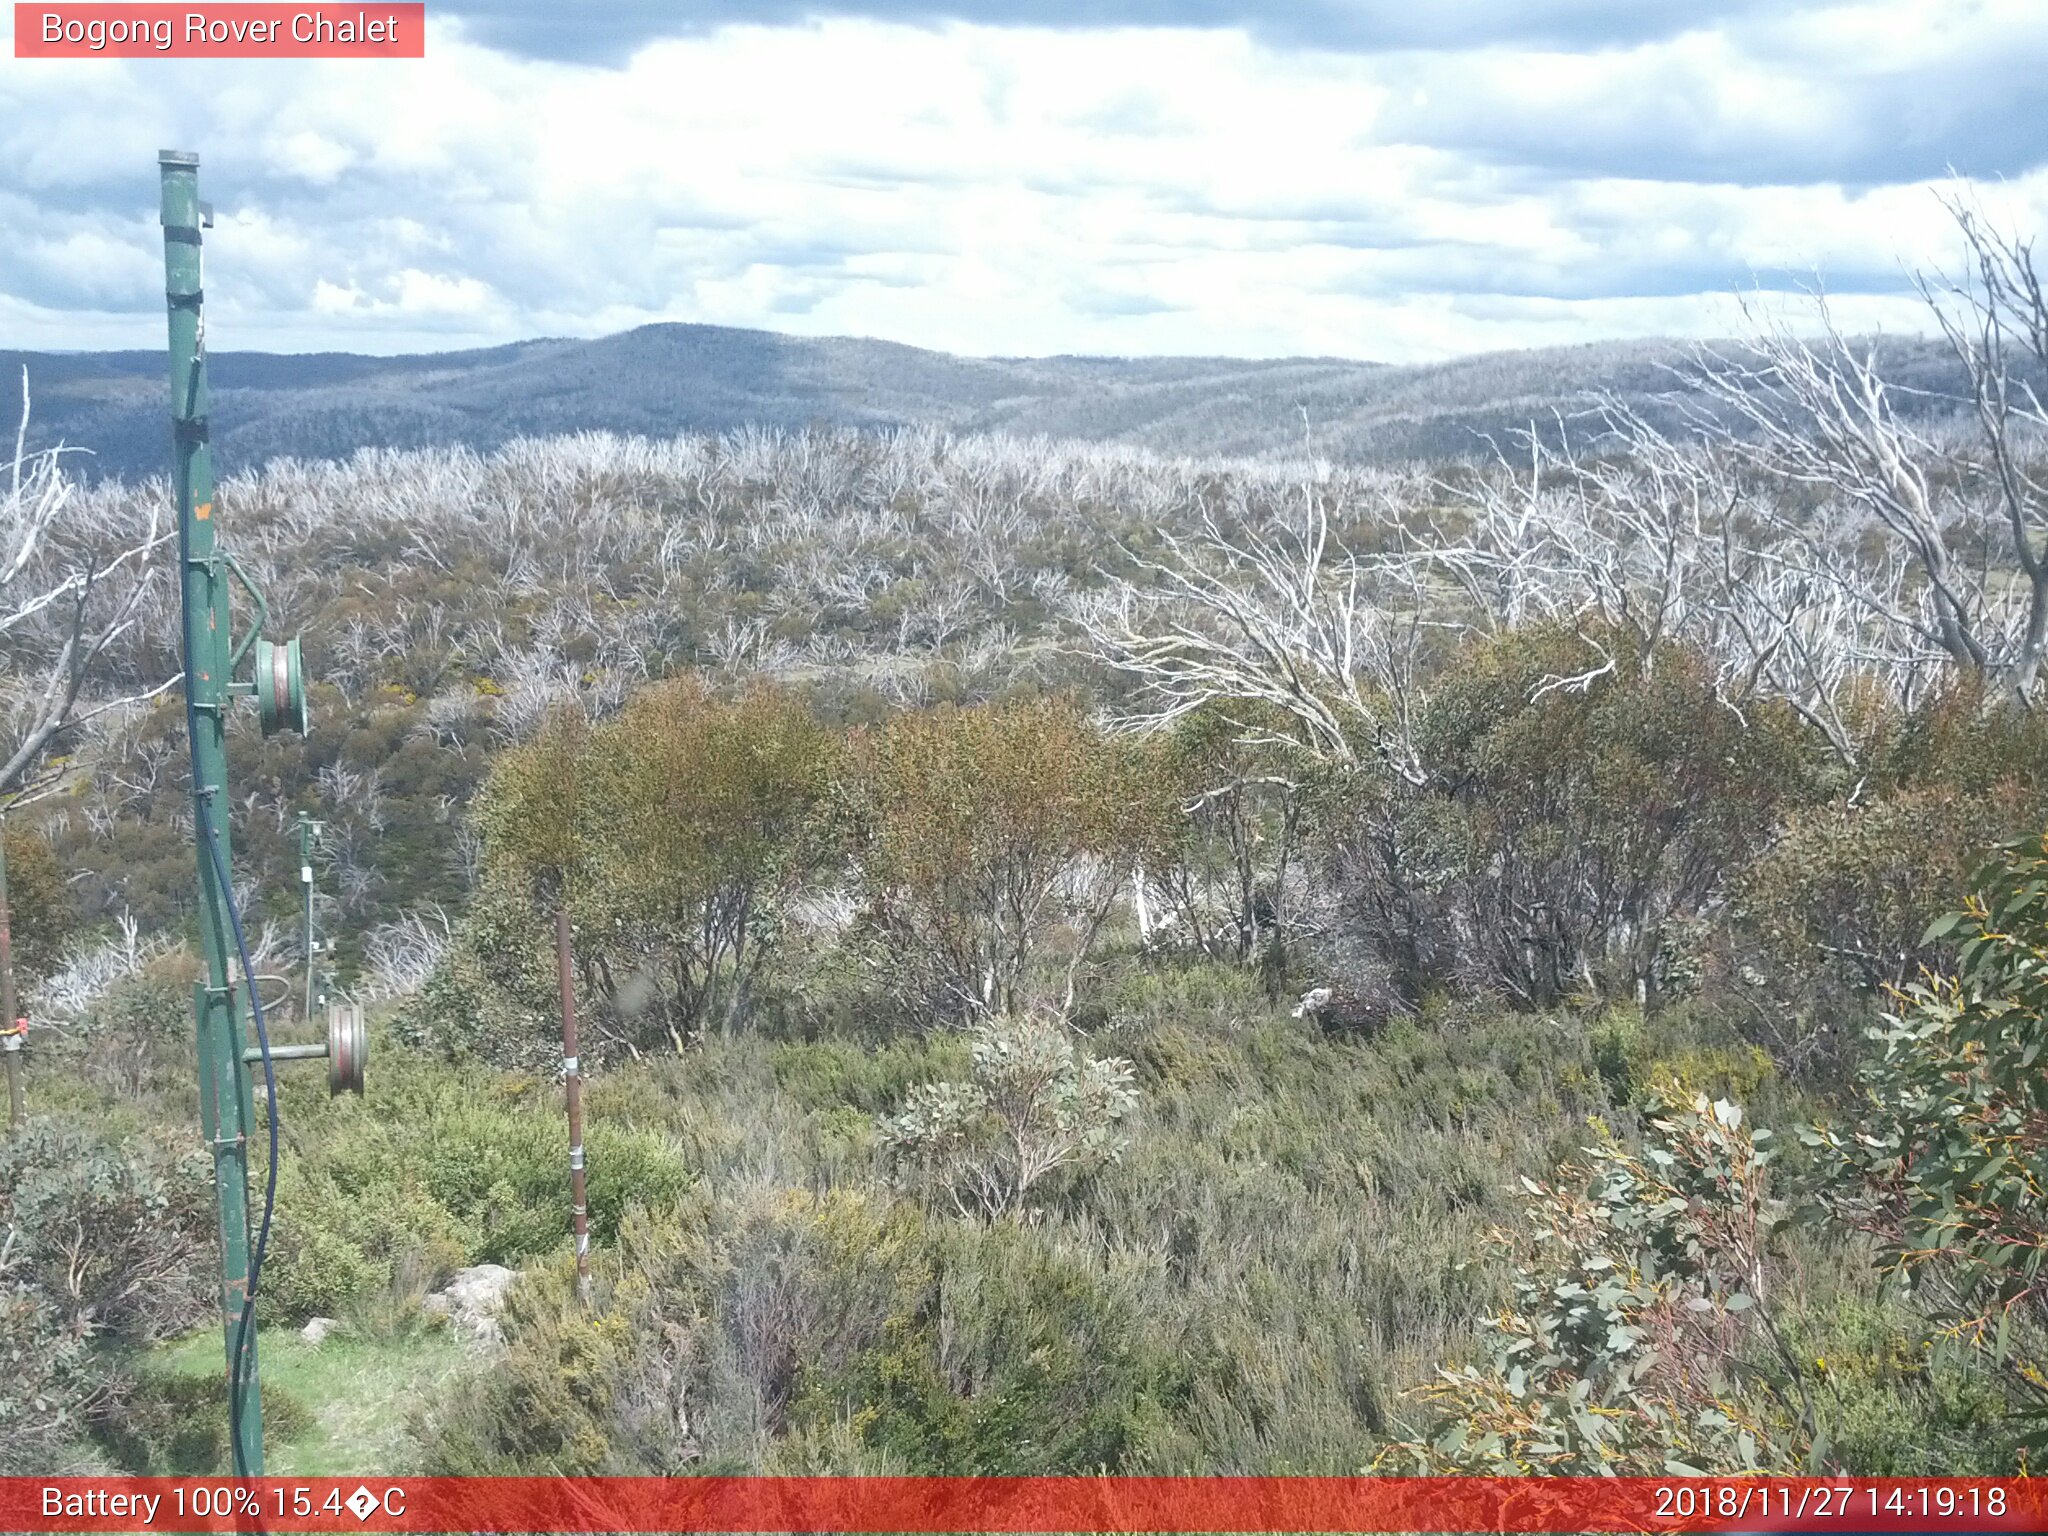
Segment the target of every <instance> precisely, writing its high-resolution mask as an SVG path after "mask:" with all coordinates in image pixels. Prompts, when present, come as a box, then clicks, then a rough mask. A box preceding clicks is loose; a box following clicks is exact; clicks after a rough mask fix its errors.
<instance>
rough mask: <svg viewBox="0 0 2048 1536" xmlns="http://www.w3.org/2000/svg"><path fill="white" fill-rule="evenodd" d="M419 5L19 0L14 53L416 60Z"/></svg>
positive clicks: (422, 22)
mask: <svg viewBox="0 0 2048 1536" xmlns="http://www.w3.org/2000/svg"><path fill="white" fill-rule="evenodd" d="M426 52H427V8H426V6H425V5H423V4H417V3H415V4H394V5H382V4H368V5H365V4H361V3H358V4H354V5H346V4H344V5H271V4H230V5H223V4H199V5H104V4H101V5H64V4H56V5H20V4H17V5H16V6H15V7H14V56H15V57H16V58H17V59H179V58H187V59H349V58H358V59H420V58H425V57H426Z"/></svg>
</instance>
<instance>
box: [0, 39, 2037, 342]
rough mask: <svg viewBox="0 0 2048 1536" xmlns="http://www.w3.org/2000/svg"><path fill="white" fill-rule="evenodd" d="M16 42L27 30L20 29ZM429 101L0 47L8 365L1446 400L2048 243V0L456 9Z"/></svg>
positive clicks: (1865, 325) (270, 76)
mask: <svg viewBox="0 0 2048 1536" xmlns="http://www.w3.org/2000/svg"><path fill="white" fill-rule="evenodd" d="M7 9H8V10H9V11H11V7H10V8H7ZM428 18H429V27H428V41H427V50H426V51H427V56H426V58H425V59H423V60H388V61H361V60H304V61H283V60H277V61H272V60H264V61H232V60H219V61H212V60H195V59H187V60H177V59H172V60H161V59H145V60H89V61H86V60H76V61H74V60H34V59H30V60H18V59H14V58H12V57H11V54H12V46H13V45H12V36H11V27H12V22H11V17H9V16H7V15H4V14H0V30H4V31H5V32H6V33H7V34H8V35H7V36H6V38H5V46H4V48H0V232H4V235H5V243H4V245H0V347H17V348H27V349H100V348H129V347H133V348H150V349H154V348H157V347H161V346H162V344H163V312H162V298H161V290H162V279H161V271H162V268H161V259H162V258H161V244H160V236H159V232H158V229H157V222H156V182H157V174H156V151H157V150H158V149H160V148H170V147H175V148H181V149H190V150H195V151H197V152H199V154H200V155H201V158H202V170H201V195H202V196H204V197H206V198H208V199H209V200H210V201H212V202H213V203H214V204H215V206H216V209H217V215H216V223H215V227H214V228H213V229H212V230H211V231H210V232H209V234H208V237H207V242H208V243H207V253H206V260H207V301H208V327H209V336H210V340H211V344H212V345H213V346H214V347H215V348H216V349H254V350H264V351H309V350H335V351H357V352H379V353H388V352H404V351H424V350H442V349H448V348H458V347H472V346H485V345H493V344H496V343H500V342H505V341H512V340H517V339H521V338H525V337H531V336H540V335H552V336H565V335H573V336H595V335H602V334H607V333H610V332H614V331H620V330H624V329H627V328H630V327H632V326H635V325H642V324H647V323H650V322H655V321H665V320H683V321H700V322H708V323H715V324H721V325H734V326H749V327H760V328H764V329H769V330H775V331H781V332H786V333H791V334H798V335H857V336H874V337H882V338H886V339H889V340H893V341H901V342H907V343H910V344H913V345H917V346H924V347H933V348H939V349H942V350H946V351H952V352H961V353H972V354H982V355H1043V354H1049V353H1093V354H1113V355H1143V354H1163V353H1201V354H1227V355H1233V356H1249V357H1256V356H1281V355H1294V354H1313V355H1324V356H1344V357H1355V358H1369V359H1379V360H1384V361H1390V362H1413V361H1426V360H1430V359H1436V358H1443V357H1450V356H1456V355H1460V354H1466V353H1473V352H1483V351H1491V350H1496V349H1502V348H1510V347H1526V346H1547V345H1555V344H1567V343H1578V342H1589V341H1595V340H1601V339H1607V338H1617V337H1633V336H1648V335H1678V336H1697V335H1727V334H1730V333H1732V332H1734V331H1736V330H1738V329H1739V328H1740V324H1741V315H1740V312H1739V309H1738V303H1739V300H1740V299H1741V297H1742V296H1744V295H1750V296H1752V297H1754V296H1755V295H1756V294H1757V292H1758V290H1761V293H1762V296H1763V297H1762V302H1764V303H1765V304H1766V305H1797V304H1799V303H1803V302H1805V300H1804V298H1803V295H1804V293H1805V292H1806V291H1807V290H1810V289H1812V288H1813V287H1815V286H1816V285H1818V286H1821V287H1824V288H1825V290H1826V291H1827V292H1828V294H1829V295H1830V302H1831V303H1833V304H1834V306H1835V307H1836V309H1837V311H1838V312H1839V315H1840V317H1841V318H1842V320H1843V321H1844V322H1845V323H1846V324H1848V325H1850V326H1851V327H1853V328H1856V329H1884V330H1888V331H1905V330H1925V329H1927V321H1926V314H1925V310H1924V308H1923V307H1922V306H1921V305H1920V303H1919V301H1918V300H1917V299H1916V298H1915V297H1914V295H1913V291H1912V288H1911V273H1912V272H1913V271H1914V270H1916V269H1923V268H1929V267H1935V268H1949V269H1953V268H1955V267H1956V266H1957V263H1958V259H1959V258H1958V240H1957V237H1956V233H1955V228H1954V225H1953V223H1952V222H1951V221H1950V219H1949V217H1948V215H1947V214H1946V213H1945V212H1944V210H1943V208H1942V205H1941V202H1940V200H1939V198H1938V197H1937V195H1936V194H1937V191H1939V190H1940V189H1942V188H1943V187H1945V186H1952V183H1951V178H1952V177H1955V176H1961V177H1965V178H1968V182H1969V187H1970V194H1971V195H1972V196H1974V197H1976V198H1977V199H1978V200H1979V201H1980V202H1981V203H1982V205H1983V206H1984V207H1985V209H1986V210H1987V211H1988V212H1989V213H1990V214H1991V215H1992V217H1993V218H1994V219H1995V220H1996V221H1997V222H1999V223H2000V224H2001V225H2003V226H2005V227H2007V228H2010V229H2014V230H2018V231H2022V232H2027V231H2032V230H2037V229H2043V228H2048V0H1860V3H1850V4H1817V3H1816V4H1809V3H1804V0H903V3H898V0H818V3H812V0H746V3H741V0H710V3H700V0H667V3H654V0H650V3H644V4H602V3H584V0H546V3H542V0H448V3H433V0H430V3H429V6H428Z"/></svg>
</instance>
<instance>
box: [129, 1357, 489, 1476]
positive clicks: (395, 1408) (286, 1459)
mask: <svg viewBox="0 0 2048 1536" xmlns="http://www.w3.org/2000/svg"><path fill="white" fill-rule="evenodd" d="M258 1351H259V1353H258V1359H259V1360H260V1362H261V1365H262V1374H263V1387H264V1400H265V1416H266V1423H265V1435H264V1442H265V1443H264V1464H265V1470H266V1471H267V1472H268V1473H269V1474H270V1475H272V1476H281V1477H282V1476H289V1477H349V1476H354V1475H356V1474H359V1473H361V1474H369V1473H391V1472H403V1471H407V1470H409V1469H410V1467H411V1464H412V1459H413V1445H412V1441H411V1438H410V1435H409V1434H408V1432H407V1423H408V1419H409V1416H410V1411H411V1409H412V1408H413V1406H414V1405H415V1404H416V1403H418V1402H419V1401H421V1400H422V1399H423V1398H425V1397H426V1396H428V1395H429V1394H430V1393H432V1392H434V1391H436V1390H438V1389H439V1388H441V1387H442V1386H443V1385H445V1384H446V1383H447V1382H448V1381H449V1380H450V1379H451V1378H452V1377H454V1376H455V1375H456V1374H457V1373H458V1372H460V1371H461V1370H463V1369H464V1368H465V1366H467V1365H468V1364H470V1363H471V1362H472V1361H474V1360H475V1359H476V1357H475V1356H474V1355H473V1354H472V1353H471V1352H470V1351H469V1350H468V1348H467V1347H466V1346H465V1345H464V1344H463V1342H462V1341H461V1340H460V1339H458V1338H456V1337H455V1336H454V1335H452V1334H450V1333H449V1332H447V1331H446V1330H445V1329H429V1330H422V1331H420V1332H416V1333H413V1334H411V1335H409V1336H407V1337H403V1338H396V1339H370V1338H351V1337H347V1336H344V1335H335V1336H332V1337H330V1338H329V1339H328V1340H327V1341H326V1342H325V1343H323V1344H318V1345H314V1344H308V1343H307V1342H306V1341H305V1340H304V1339H302V1338H301V1337H300V1336H299V1335H298V1333H297V1332H296V1331H295V1330H291V1329H282V1328H266V1329H264V1330H263V1331H262V1334H261V1335H260V1337H259V1339H258ZM145 1360H146V1372H145V1376H144V1386H143V1388H142V1390H143V1391H144V1392H148V1393H153V1394H154V1395H155V1396H157V1397H159V1398H161V1399H164V1400H166V1401H176V1402H182V1401H184V1400H185V1399H186V1398H187V1397H189V1396H190V1395H191V1388H190V1386H189V1385H188V1384H189V1383H193V1382H209V1383H213V1384H214V1385H215V1386H216V1387H217V1388H218V1390H217V1392H215V1393H211V1394H208V1396H207V1398H206V1404H205V1406H207V1407H209V1408H210V1409H212V1410H214V1411H217V1413H218V1416H219V1418H220V1420H221V1427H222V1429H223V1431H224V1430H225V1425H226V1419H227V1409H226V1386H225V1383H224V1382H223V1381H222V1380H221V1378H222V1375H223V1367H222V1348H221V1339H220V1335H219V1333H218V1332H216V1331H215V1330H213V1329H211V1328H209V1329H205V1330H203V1331H201V1332H199V1333H194V1334H188V1335H187V1336H186V1337H184V1338H182V1339H179V1340H177V1341H176V1342H174V1343H171V1344H167V1345H164V1346H163V1347H162V1348H160V1349H157V1350H154V1351H151V1352H150V1354H149V1355H148V1356H146V1357H145ZM194 1406H201V1405H200V1404H199V1403H197V1401H196V1400H195V1402H194ZM279 1408H282V1412H280V1411H278V1409H279ZM165 1449H166V1450H168V1451H169V1452H170V1454H171V1456H172V1457H173V1458H178V1457H193V1456H195V1455H196V1456H206V1457H210V1458H220V1457H223V1456H224V1453H225V1450H226V1438H225V1433H224V1432H223V1434H221V1435H220V1436H219V1437H218V1439H217V1443H216V1441H215V1438H214V1437H208V1436H191V1435H184V1436H178V1437H175V1438H173V1439H171V1440H170V1441H168V1443H167V1445H166V1446H165ZM151 1470H159V1471H161V1472H163V1473H165V1474H169V1475H177V1474H199V1473H212V1472H219V1471H223V1470H225V1468H224V1467H223V1466H221V1465H206V1466H194V1465H161V1466H160V1467H155V1468H152V1469H151Z"/></svg>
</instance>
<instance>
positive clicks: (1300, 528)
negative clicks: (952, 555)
mask: <svg viewBox="0 0 2048 1536" xmlns="http://www.w3.org/2000/svg"><path fill="white" fill-rule="evenodd" d="M1329 499H1330V498H1329V496H1328V494H1326V492H1325V490H1324V489H1323V488H1321V487H1318V486H1317V485H1315V484H1314V483H1313V481H1312V480H1311V481H1310V482H1309V483H1308V484H1306V485H1305V486H1304V495H1303V498H1302V502H1303V505H1302V509H1301V512H1300V513H1299V514H1298V515H1297V516H1296V517H1294V518H1291V519H1290V518H1288V517H1286V516H1285V515H1284V514H1283V515H1281V516H1279V517H1277V518H1275V519H1273V523H1274V526H1272V527H1270V528H1261V527H1259V526H1257V525H1256V523H1255V522H1253V521H1249V520H1247V521H1246V522H1245V523H1244V525H1243V526H1242V527H1239V528H1237V529H1233V530H1230V531H1227V532H1226V530H1225V529H1224V528H1223V526H1222V525H1221V524H1220V523H1219V522H1218V520H1217V518H1216V516H1215V514H1214V513H1213V512H1212V511H1206V510H1205V511H1204V512H1203V514H1202V516H1201V519H1200V525H1199V528H1198V529H1197V530H1196V531H1195V532H1194V533H1193V534H1191V535H1189V536H1186V537H1183V536H1181V535H1178V534H1175V533H1172V532H1170V531H1166V530H1162V531H1161V534H1160V542H1161V544H1162V546H1163V553H1162V554H1161V555H1159V556H1157V557H1153V556H1149V555H1142V556H1141V555H1138V554H1135V553H1133V552H1132V551H1131V550H1129V549H1128V548H1126V549H1125V551H1124V553H1125V555H1126V558H1127V561H1128V564H1129V570H1128V571H1127V572H1125V573H1120V574H1117V575H1115V576H1112V577H1110V578H1109V579H1108V582H1107V586H1106V588H1105V589H1104V590H1102V591H1099V592H1097V593H1094V594H1091V595H1090V597H1089V599H1088V600H1087V601H1086V602H1081V603H1076V604H1075V605H1074V609H1073V614H1074V617H1075V619H1076V621H1077V622H1078V624H1079V626H1080V628H1081V630H1082V633H1083V634H1084V635H1085V637H1086V638H1087V641H1088V643H1089V647H1090V649H1091V650H1092V653H1093V654H1094V655H1095V656H1096V657H1097V658H1098V659H1099V660H1101V661H1103V662H1106V663H1107V664H1109V665H1110V666H1112V667H1114V668H1116V669H1117V670H1118V671H1120V672H1122V673H1124V674H1125V675H1127V676H1128V677H1130V678H1131V679H1133V680H1134V681H1135V682H1136V684H1137V685H1138V689H1139V693H1140V696H1141V698H1142V700H1143V701H1144V705H1145V708H1144V709H1143V710H1142V712H1141V713H1140V715H1139V717H1138V719H1137V720H1136V721H1134V722H1133V723H1134V724H1136V725H1138V726H1140V727H1141V728H1149V727H1155V726H1160V725H1164V724H1167V723H1169V722H1171V721H1173V720H1176V719H1179V718H1180V717H1182V716H1184V715H1187V714H1189V713H1191V712H1193V711H1195V710H1198V709H1201V708H1204V707H1205V706H1209V705H1218V706H1221V707H1223V708H1225V709H1229V708H1231V707H1232V706H1238V707H1240V708H1241V707H1242V706H1243V705H1244V704H1247V703H1251V704H1259V705H1265V706H1269V713H1270V718H1268V719H1259V718H1255V717H1253V716H1252V715H1251V712H1250V711H1245V714H1246V718H1244V719H1242V720H1239V721H1238V722H1237V723H1238V724H1239V726H1240V728H1241V730H1242V731H1243V733H1244V739H1245V740H1246V741H1247V742H1250V743H1263V744H1274V745H1280V746H1283V747H1289V748H1296V749H1305V750H1306V751H1307V752H1308V753H1309V754H1310V755H1311V756H1312V757H1314V758H1316V759H1319V760H1322V761H1328V762H1333V763H1339V764H1353V763H1356V762H1359V761H1360V760H1361V757H1362V756H1363V755H1376V756H1378V757H1379V758H1380V759H1381V760H1383V761H1384V762H1385V763H1386V764H1387V765H1388V766H1389V767H1390V768H1391V769H1392V770H1393V771H1394V772H1395V773H1397V774H1399V775H1400V776H1401V777H1402V778H1403V779H1405V780H1407V781H1408V782H1410V783H1420V782H1421V781H1422V766H1421V764H1420V763H1419V761H1418V760H1417V756H1416V748H1415V737H1414V725H1415V718H1416V710H1417V708H1418V706H1419V703H1420V691H1419V677H1420V672H1421V662H1422V656H1423V652H1424V649H1425V640H1426V634H1425V631H1426V630H1427V629H1428V628H1429V626H1430V623H1431V620H1430V619H1429V618H1428V617H1427V614H1426V610H1427V608H1428V601H1427V599H1428V594H1427V593H1426V592H1425V591H1424V589H1423V584H1422V582H1421V581H1420V580H1419V579H1418V576H1417V574H1416V571H1415V568H1414V566H1413V565H1412V564H1411V563H1410V562H1407V561H1405V560H1400V559H1370V560H1368V559H1364V558H1360V557H1359V556H1356V555H1354V554H1353V553H1351V552H1350V551H1349V550H1348V549H1346V548H1345V547H1344V546H1343V544H1342V542H1341V541H1340V540H1339V539H1338V538H1337V537H1336V536H1335V535H1334V534H1333V533H1332V531H1331V527H1330V508H1329ZM1275 721H1280V722H1284V723H1285V724H1284V728H1282V727H1278V726H1276V725H1275V723H1274V722H1275Z"/></svg>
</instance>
